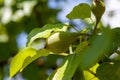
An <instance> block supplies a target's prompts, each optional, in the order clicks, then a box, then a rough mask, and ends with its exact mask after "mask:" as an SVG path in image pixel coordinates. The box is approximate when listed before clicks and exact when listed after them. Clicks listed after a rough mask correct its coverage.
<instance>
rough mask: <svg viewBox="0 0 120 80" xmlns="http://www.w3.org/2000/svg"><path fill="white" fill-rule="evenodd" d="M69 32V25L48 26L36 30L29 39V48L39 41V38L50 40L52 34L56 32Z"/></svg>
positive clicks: (30, 34)
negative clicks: (35, 41)
mask: <svg viewBox="0 0 120 80" xmlns="http://www.w3.org/2000/svg"><path fill="white" fill-rule="evenodd" d="M66 30H67V25H64V24H55V25H52V24H46V25H45V26H43V27H42V28H35V29H33V30H32V31H31V32H30V33H29V35H28V37H27V39H28V41H27V46H30V45H31V44H32V42H33V41H34V40H35V39H37V38H48V37H49V36H50V35H51V32H54V31H66Z"/></svg>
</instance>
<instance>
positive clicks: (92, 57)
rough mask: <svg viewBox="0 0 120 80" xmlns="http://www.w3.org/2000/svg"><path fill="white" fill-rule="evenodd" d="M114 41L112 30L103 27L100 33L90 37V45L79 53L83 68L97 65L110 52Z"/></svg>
mask: <svg viewBox="0 0 120 80" xmlns="http://www.w3.org/2000/svg"><path fill="white" fill-rule="evenodd" d="M112 41H113V35H112V31H111V30H110V29H109V28H103V30H102V31H101V33H99V35H93V36H92V37H91V38H90V39H89V41H88V42H89V45H88V46H87V47H86V48H84V50H82V51H81V52H80V53H79V54H80V57H79V61H80V66H81V69H88V68H90V67H92V66H93V65H95V64H96V63H97V62H98V61H99V60H100V59H101V58H102V57H103V56H104V55H105V54H110V49H111V45H112Z"/></svg>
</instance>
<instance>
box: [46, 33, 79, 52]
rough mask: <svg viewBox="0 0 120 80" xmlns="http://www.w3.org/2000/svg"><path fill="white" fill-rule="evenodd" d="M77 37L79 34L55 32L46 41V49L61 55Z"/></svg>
mask: <svg viewBox="0 0 120 80" xmlns="http://www.w3.org/2000/svg"><path fill="white" fill-rule="evenodd" d="M79 36H80V32H56V33H54V34H52V35H51V36H50V37H49V38H48V39H47V41H46V47H47V49H49V50H50V51H52V52H54V53H63V52H65V51H67V49H68V48H69V46H70V44H71V43H72V42H73V41H75V39H76V38H78V37H79Z"/></svg>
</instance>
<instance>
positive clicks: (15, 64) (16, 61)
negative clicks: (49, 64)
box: [10, 47, 49, 78]
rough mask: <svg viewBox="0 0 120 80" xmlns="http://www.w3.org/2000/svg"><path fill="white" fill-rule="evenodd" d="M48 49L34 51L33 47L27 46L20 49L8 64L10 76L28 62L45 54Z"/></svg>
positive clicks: (47, 52)
mask: <svg viewBox="0 0 120 80" xmlns="http://www.w3.org/2000/svg"><path fill="white" fill-rule="evenodd" d="M48 54H49V51H48V50H45V49H41V50H40V51H36V50H35V49H33V48H30V47H27V48H25V49H23V50H21V51H20V52H19V53H18V54H17V55H16V56H15V57H14V58H13V59H12V62H11V64H10V78H11V77H13V76H14V75H15V74H16V73H17V72H18V71H22V70H23V69H24V68H25V67H26V66H27V65H28V64H30V63H31V62H33V61H34V60H35V59H37V58H39V57H41V56H47V55H48Z"/></svg>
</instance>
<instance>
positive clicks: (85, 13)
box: [66, 3, 91, 19]
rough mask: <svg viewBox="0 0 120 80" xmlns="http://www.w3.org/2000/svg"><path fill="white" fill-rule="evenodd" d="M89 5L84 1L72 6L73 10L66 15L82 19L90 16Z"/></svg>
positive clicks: (70, 17)
mask: <svg viewBox="0 0 120 80" xmlns="http://www.w3.org/2000/svg"><path fill="white" fill-rule="evenodd" d="M90 11H91V9H90V6H89V5H88V4H86V3H81V4H79V5H77V6H75V7H74V8H73V10H72V11H71V12H70V13H69V14H68V15H67V16H66V17H67V18H69V19H84V18H90V16H91V13H90Z"/></svg>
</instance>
